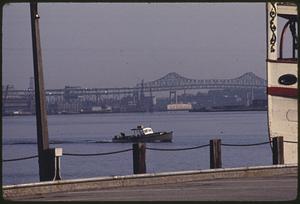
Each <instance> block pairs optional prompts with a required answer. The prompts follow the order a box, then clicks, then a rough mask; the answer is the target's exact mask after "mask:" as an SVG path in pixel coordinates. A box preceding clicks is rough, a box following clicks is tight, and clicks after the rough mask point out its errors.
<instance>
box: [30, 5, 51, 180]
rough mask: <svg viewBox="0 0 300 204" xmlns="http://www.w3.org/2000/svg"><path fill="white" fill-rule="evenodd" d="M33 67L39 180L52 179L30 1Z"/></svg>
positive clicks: (37, 36)
mask: <svg viewBox="0 0 300 204" xmlns="http://www.w3.org/2000/svg"><path fill="white" fill-rule="evenodd" d="M30 13H31V33H32V51H33V69H34V85H35V104H36V127H37V145H38V157H39V176H40V181H50V180H53V172H51V170H52V169H53V168H54V166H53V165H54V164H55V162H54V157H53V154H51V151H49V139H48V124H47V112H46V103H45V98H46V97H45V89H44V78H43V66H42V52H41V42H40V31H39V15H38V8H37V2H31V3H30Z"/></svg>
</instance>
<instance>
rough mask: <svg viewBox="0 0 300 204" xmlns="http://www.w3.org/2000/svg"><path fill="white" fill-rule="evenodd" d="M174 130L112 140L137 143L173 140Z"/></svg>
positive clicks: (113, 140)
mask: <svg viewBox="0 0 300 204" xmlns="http://www.w3.org/2000/svg"><path fill="white" fill-rule="evenodd" d="M172 137H173V132H172V131H171V132H155V133H153V134H151V135H142V136H133V135H129V136H124V137H120V138H113V139H112V142H118V143H136V142H148V143H152V142H172Z"/></svg>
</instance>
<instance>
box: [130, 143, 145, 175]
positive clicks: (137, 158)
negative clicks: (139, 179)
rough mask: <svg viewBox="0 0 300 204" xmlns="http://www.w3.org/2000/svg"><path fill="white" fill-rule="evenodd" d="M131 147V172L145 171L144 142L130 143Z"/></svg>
mask: <svg viewBox="0 0 300 204" xmlns="http://www.w3.org/2000/svg"><path fill="white" fill-rule="evenodd" d="M132 149H133V173H134V174H144V173H146V162H145V160H146V145H145V144H144V143H135V144H132Z"/></svg>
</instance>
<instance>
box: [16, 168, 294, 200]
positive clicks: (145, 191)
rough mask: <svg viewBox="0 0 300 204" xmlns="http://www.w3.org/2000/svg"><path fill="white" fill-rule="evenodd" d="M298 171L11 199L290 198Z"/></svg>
mask: <svg viewBox="0 0 300 204" xmlns="http://www.w3.org/2000/svg"><path fill="white" fill-rule="evenodd" d="M297 183H298V178H297V173H288V174H282V175H276V176H254V177H241V178H219V179H212V180H211V179H210V180H201V181H190V182H182V183H174V184H155V185H145V186H125V187H113V188H104V189H98V190H97V189H95V190H80V191H69V192H58V193H48V194H42V195H32V196H27V197H26V196H22V197H19V198H13V199H11V200H14V201H290V200H295V199H296V198H297V193H298V188H297Z"/></svg>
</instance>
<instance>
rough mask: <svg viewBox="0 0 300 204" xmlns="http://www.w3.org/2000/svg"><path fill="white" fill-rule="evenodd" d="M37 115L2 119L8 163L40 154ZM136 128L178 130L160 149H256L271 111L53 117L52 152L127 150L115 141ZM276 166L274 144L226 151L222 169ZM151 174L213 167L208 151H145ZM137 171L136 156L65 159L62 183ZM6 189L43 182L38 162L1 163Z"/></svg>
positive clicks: (264, 138) (265, 132)
mask: <svg viewBox="0 0 300 204" xmlns="http://www.w3.org/2000/svg"><path fill="white" fill-rule="evenodd" d="M35 120H36V119H35V116H13V117H3V118H2V126H3V132H2V135H3V136H2V155H3V158H2V159H4V160H6V159H14V158H21V157H27V156H33V155H37V144H36V126H35ZM137 125H144V126H150V127H152V128H153V130H154V131H173V142H172V143H147V144H146V146H147V147H155V148H162V149H163V148H168V149H176V148H188V147H194V146H199V145H205V144H208V143H209V140H211V139H221V140H222V143H227V144H254V143H261V142H266V141H268V127H267V112H265V111H257V112H255V111H245V112H186V111H179V112H155V113H109V114H78V115H50V116H48V129H49V140H50V147H51V148H53V147H61V148H63V152H64V153H71V154H72V153H75V154H89V153H104V152H113V151H118V150H124V149H128V148H131V147H132V144H130V143H111V142H109V141H111V139H112V137H113V136H114V135H117V134H119V133H120V132H124V133H126V134H128V133H130V129H131V128H134V127H136V126H137ZM270 164H272V152H271V148H270V145H269V144H264V145H257V146H222V165H223V167H225V168H226V167H245V166H259V165H270ZM146 168H147V172H148V173H157V172H167V171H168V172H169V171H182V170H196V169H208V168H209V147H204V148H200V149H192V150H185V151H154V150H146ZM132 172H133V164H132V151H128V152H123V153H119V154H112V155H104V156H68V155H64V156H63V157H62V158H61V175H62V179H78V178H90V177H98V176H112V175H128V174H132ZM2 174H3V175H2V178H3V184H4V185H8V184H20V183H29V182H38V181H39V176H38V159H37V158H33V159H28V160H21V161H11V162H3V163H2Z"/></svg>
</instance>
